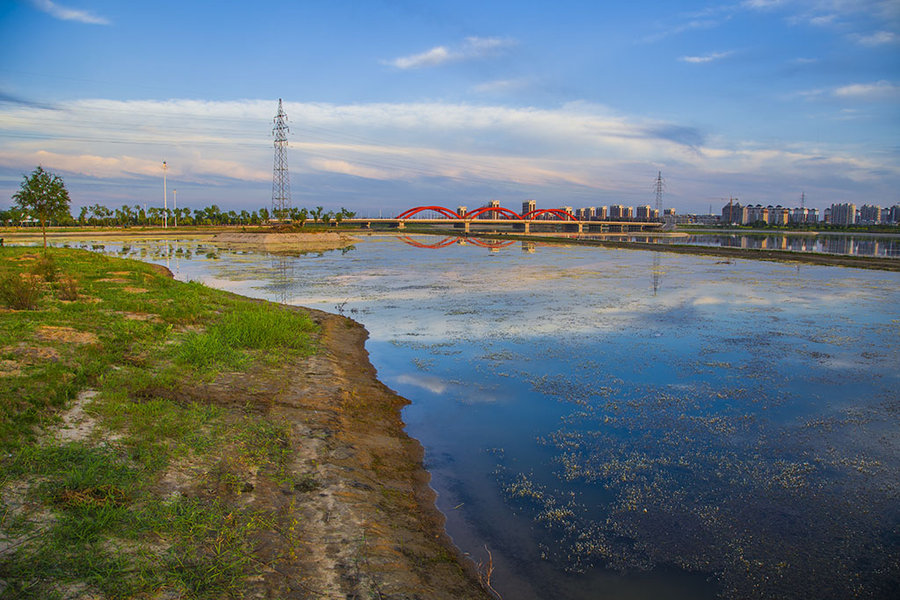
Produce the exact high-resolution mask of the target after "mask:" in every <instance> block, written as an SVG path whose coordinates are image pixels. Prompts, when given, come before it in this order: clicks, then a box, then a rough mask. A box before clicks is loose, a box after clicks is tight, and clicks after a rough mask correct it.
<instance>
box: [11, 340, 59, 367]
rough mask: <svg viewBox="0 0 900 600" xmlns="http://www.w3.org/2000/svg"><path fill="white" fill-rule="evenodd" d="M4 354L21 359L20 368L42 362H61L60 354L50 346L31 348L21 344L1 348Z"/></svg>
mask: <svg viewBox="0 0 900 600" xmlns="http://www.w3.org/2000/svg"><path fill="white" fill-rule="evenodd" d="M0 353H2V354H14V355H15V356H16V357H17V358H18V359H19V361H20V362H19V364H20V366H21V365H22V364H25V365H35V364H37V363H41V362H56V361H58V360H59V352H58V351H57V350H56V348H50V347H49V346H29V345H27V344H24V343H21V344H19V345H17V346H6V347H5V348H0Z"/></svg>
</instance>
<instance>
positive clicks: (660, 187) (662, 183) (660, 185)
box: [656, 171, 666, 218]
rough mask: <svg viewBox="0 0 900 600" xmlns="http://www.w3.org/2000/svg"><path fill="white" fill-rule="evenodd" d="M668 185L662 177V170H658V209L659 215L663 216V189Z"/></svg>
mask: <svg viewBox="0 0 900 600" xmlns="http://www.w3.org/2000/svg"><path fill="white" fill-rule="evenodd" d="M665 187H666V183H665V181H663V178H662V171H657V172H656V210H657V212H658V213H659V217H660V218H662V214H663V207H662V195H663V190H664V189H665Z"/></svg>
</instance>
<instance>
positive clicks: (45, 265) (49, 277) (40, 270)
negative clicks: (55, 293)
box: [31, 253, 58, 283]
mask: <svg viewBox="0 0 900 600" xmlns="http://www.w3.org/2000/svg"><path fill="white" fill-rule="evenodd" d="M31 272H32V273H34V274H35V275H37V276H38V277H40V278H41V279H43V280H44V281H46V282H47V283H53V282H54V281H56V278H57V275H58V270H57V268H56V261H54V260H53V257H52V256H51V255H49V254H46V253H45V254H42V255H41V257H40V258H39V259H38V260H37V262H35V263H34V266H33V267H32V268H31Z"/></svg>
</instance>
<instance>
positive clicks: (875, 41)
mask: <svg viewBox="0 0 900 600" xmlns="http://www.w3.org/2000/svg"><path fill="white" fill-rule="evenodd" d="M853 39H854V40H855V41H856V42H857V43H859V44H862V45H863V46H884V45H886V44H896V43H897V42H900V36H898V35H897V34H896V33H894V32H893V31H876V32H875V33H871V34H869V35H854V36H853Z"/></svg>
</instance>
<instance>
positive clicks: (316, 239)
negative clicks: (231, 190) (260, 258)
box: [212, 231, 357, 254]
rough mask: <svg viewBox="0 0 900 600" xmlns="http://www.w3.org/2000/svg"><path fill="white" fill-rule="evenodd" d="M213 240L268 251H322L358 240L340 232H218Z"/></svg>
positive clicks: (231, 245)
mask: <svg viewBox="0 0 900 600" xmlns="http://www.w3.org/2000/svg"><path fill="white" fill-rule="evenodd" d="M212 241H213V242H215V243H216V244H219V245H221V246H224V247H231V248H246V249H253V250H264V251H266V252H272V253H275V254H279V253H291V252H322V251H325V250H337V249H339V248H346V247H347V246H352V245H353V244H355V243H356V241H357V240H355V239H354V238H352V237H350V236H349V235H345V234H343V233H338V232H332V231H328V232H315V233H294V232H292V233H271V232H258V233H248V232H240V233H238V232H226V233H219V234H216V235H215V237H213V239H212Z"/></svg>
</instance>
